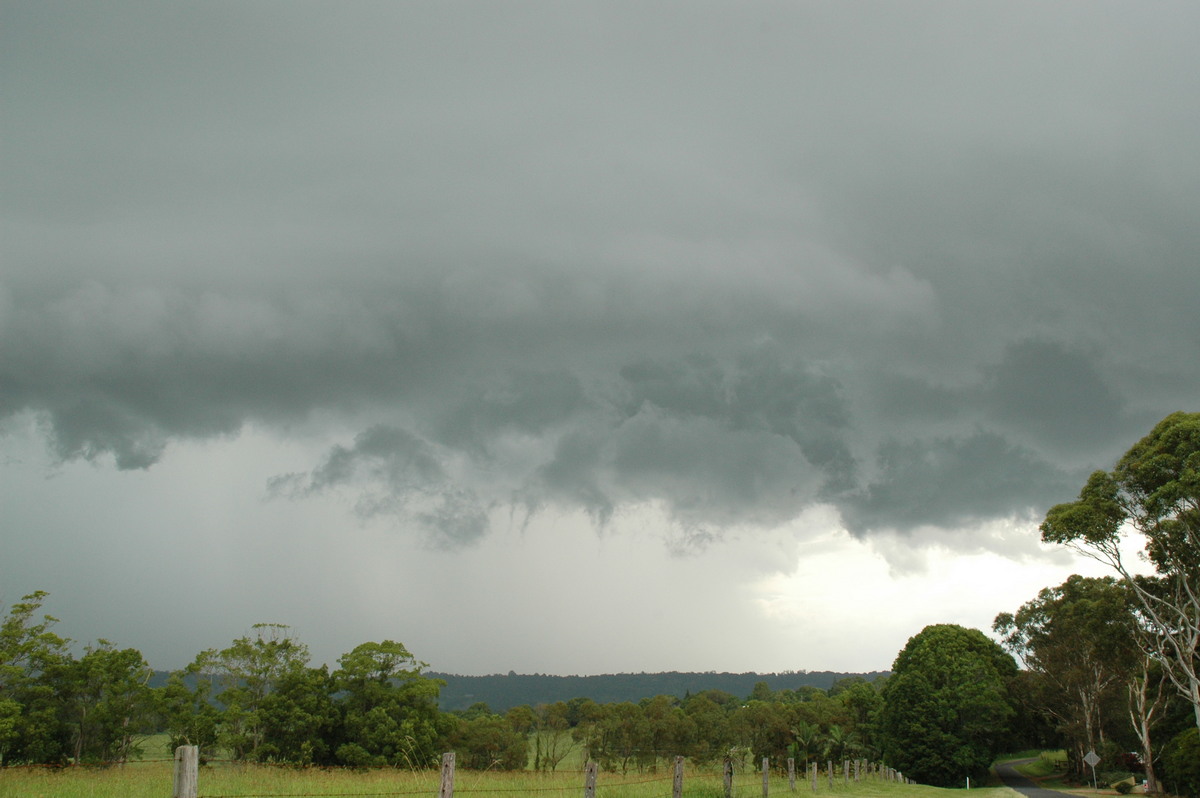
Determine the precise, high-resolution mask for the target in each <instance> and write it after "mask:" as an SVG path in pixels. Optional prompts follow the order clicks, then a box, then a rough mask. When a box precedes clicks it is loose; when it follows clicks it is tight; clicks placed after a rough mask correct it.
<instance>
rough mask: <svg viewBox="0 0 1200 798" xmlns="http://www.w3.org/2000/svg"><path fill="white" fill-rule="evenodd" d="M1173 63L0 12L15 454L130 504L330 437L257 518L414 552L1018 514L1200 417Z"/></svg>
mask: <svg viewBox="0 0 1200 798" xmlns="http://www.w3.org/2000/svg"><path fill="white" fill-rule="evenodd" d="M1097 8H1099V9H1100V10H1096V9H1097ZM1197 24H1200V18H1198V16H1197V11H1196V9H1195V8H1194V7H1192V6H1189V5H1170V4H1168V5H1163V6H1159V7H1157V8H1156V10H1155V11H1154V12H1148V11H1146V10H1144V9H1142V8H1134V7H1130V6H1123V5H1101V6H1095V5H1091V4H1089V5H1088V6H1076V5H1072V4H1063V5H1060V6H1055V7H1052V8H1047V7H1045V6H1044V5H1042V4H1025V3H1010V4H1005V5H1004V6H1003V7H999V6H997V7H995V8H986V7H972V6H966V5H963V4H957V3H928V4H926V3H917V4H915V5H907V6H887V5H880V6H872V7H871V8H870V13H863V7H861V6H851V5H828V4H816V3H812V4H807V3H764V4H759V5H755V6H752V7H741V6H738V7H734V6H733V5H730V4H721V3H716V4H705V3H699V4H688V5H687V7H686V8H684V7H682V6H661V5H655V4H641V3H639V4H629V5H621V4H617V5H609V4H601V5H595V6H578V5H562V4H557V3H550V4H526V3H517V4H505V5H503V6H498V5H486V4H485V5H479V4H474V5H470V6H465V7H459V6H454V5H450V6H445V5H442V4H405V5H395V6H391V5H369V4H367V5H357V4H352V5H351V6H349V7H347V8H345V9H343V8H342V7H339V8H338V9H337V10H333V9H331V8H330V7H328V6H322V5H318V4H313V5H309V4H303V3H297V4H290V3H289V4H272V3H261V4H252V5H218V4H204V5H185V6H160V5H154V4H144V5H142V4H138V5H126V4H115V5H112V6H106V7H105V8H104V9H100V8H99V7H97V6H94V5H91V4H79V5H50V6H47V5H44V4H32V3H30V4H20V3H17V4H9V6H7V7H6V9H5V11H4V24H3V25H0V37H3V38H2V40H0V72H2V73H3V74H4V75H5V83H4V91H5V104H6V107H7V108H8V109H10V112H9V113H6V114H4V116H3V119H2V120H0V125H2V126H3V127H2V129H0V130H2V134H3V139H2V141H3V147H4V150H3V153H4V154H3V157H4V164H3V165H4V175H5V185H6V190H5V192H3V194H2V196H0V240H2V241H4V242H5V243H4V245H3V246H4V250H5V251H4V253H3V257H4V263H3V271H2V272H0V420H3V419H5V418H11V417H14V416H16V415H17V414H20V413H23V412H28V413H32V414H34V415H36V416H37V417H38V419H39V420H40V421H41V423H42V424H43V426H44V429H45V431H46V434H47V439H48V441H49V444H50V446H51V447H52V449H53V451H54V452H55V453H56V454H57V455H58V456H59V457H60V458H62V459H64V460H69V459H74V458H86V459H89V460H95V461H103V460H104V459H105V458H108V457H111V458H113V461H114V462H115V465H116V467H117V468H119V469H145V468H151V467H154V466H155V464H157V463H159V462H160V461H161V460H162V459H163V458H164V457H169V453H170V444H171V442H172V441H177V440H206V439H211V438H214V437H221V436H233V435H236V434H237V433H238V432H239V431H241V430H244V429H245V428H246V427H247V426H248V425H254V426H256V427H258V428H261V429H266V430H269V431H270V432H271V434H274V435H279V436H291V435H298V434H300V433H298V432H297V431H296V430H297V429H298V428H299V427H302V426H303V425H305V424H312V425H321V424H324V423H328V422H329V420H330V419H336V420H337V424H338V429H339V430H345V429H347V428H349V429H350V430H352V431H351V432H350V433H341V434H342V435H344V436H345V437H344V438H343V439H342V443H341V444H339V445H335V446H332V447H331V448H329V450H328V452H327V454H326V456H325V457H324V459H322V460H320V461H319V462H316V463H313V464H312V465H311V467H310V468H307V469H304V468H303V467H302V470H301V471H300V472H298V473H296V474H291V475H287V476H285V477H282V478H280V479H278V480H276V481H275V482H273V483H272V484H273V486H274V490H275V492H276V494H277V495H283V496H292V497H295V498H296V499H297V500H298V501H303V500H304V497H305V496H309V497H316V496H326V495H334V494H336V495H345V496H346V497H347V499H348V500H349V502H350V503H351V505H352V506H353V507H354V508H355V510H356V512H358V514H359V515H360V516H362V517H364V518H375V519H379V518H391V519H395V520H396V526H397V527H399V528H407V527H410V526H415V527H417V528H419V529H420V530H421V531H422V534H424V535H426V536H428V537H429V538H430V539H431V540H432V541H434V542H435V543H436V544H438V545H454V544H461V543H469V542H470V541H473V540H478V539H479V537H480V536H481V535H483V534H484V533H485V531H486V529H487V526H488V514H489V512H491V511H492V510H494V509H496V508H502V507H513V506H517V507H524V508H527V509H531V510H536V509H537V508H540V507H545V506H548V505H551V504H560V505H565V506H567V507H572V508H582V509H584V510H586V511H587V512H588V513H590V514H591V515H592V517H593V518H595V519H596V520H597V522H599V523H605V522H607V521H609V520H611V519H612V518H613V517H614V516H615V515H616V514H618V513H619V512H620V511H621V510H622V509H623V508H626V507H631V506H641V505H654V506H656V507H661V508H663V509H664V510H665V512H666V513H667V514H668V516H669V517H670V518H672V520H674V521H675V522H676V523H677V524H679V525H680V526H681V527H683V528H684V529H685V530H690V531H686V532H685V537H686V536H688V535H690V536H691V538H690V539H694V540H698V541H700V540H703V539H705V537H706V536H710V535H714V534H719V533H720V530H721V529H724V528H729V527H733V526H738V525H771V524H778V523H781V522H784V521H787V520H788V519H791V518H795V517H797V516H798V515H799V513H801V512H802V511H803V510H804V509H805V508H808V507H811V506H812V505H813V504H815V503H830V504H832V505H834V506H835V507H837V508H838V509H840V510H841V511H842V513H843V516H844V519H845V522H846V523H847V525H848V526H849V527H850V528H851V529H853V530H854V531H855V532H857V533H860V534H868V533H869V532H870V531H872V530H882V529H891V530H901V531H905V530H912V529H915V528H917V527H921V526H943V527H955V526H958V525H969V524H972V523H976V522H980V521H984V520H987V519H991V518H999V517H1009V516H1013V515H1022V516H1024V515H1027V514H1036V512H1037V511H1039V509H1044V508H1045V506H1046V505H1047V504H1049V503H1052V502H1053V501H1055V500H1059V499H1061V498H1063V497H1064V496H1067V497H1069V495H1071V493H1072V492H1073V490H1074V487H1073V486H1074V481H1075V480H1076V478H1077V473H1078V472H1079V471H1080V470H1086V469H1087V468H1089V467H1100V466H1104V465H1107V464H1108V462H1110V461H1111V460H1112V459H1114V458H1115V456H1116V455H1117V454H1119V452H1120V451H1121V450H1122V449H1123V448H1124V447H1126V446H1128V444H1129V442H1130V441H1131V440H1132V439H1133V438H1134V437H1135V436H1136V435H1137V434H1139V432H1141V431H1142V430H1144V429H1148V428H1149V425H1150V424H1152V423H1153V422H1154V421H1155V420H1156V419H1157V418H1158V417H1161V416H1162V415H1164V414H1165V413H1167V412H1169V411H1171V410H1175V409H1179V408H1181V407H1183V408H1186V406H1187V404H1188V403H1189V402H1194V399H1195V396H1196V395H1197V386H1198V385H1200V364H1197V362H1196V360H1195V358H1193V357H1190V356H1189V355H1190V353H1192V352H1194V351H1196V350H1197V349H1198V348H1200V314H1196V313H1195V308H1196V307H1197V306H1198V305H1200V281H1197V280H1196V279H1195V276H1194V272H1195V264H1196V260H1197V254H1198V253H1200V233H1197V231H1196V226H1195V224H1194V219H1195V216H1196V210H1197V208H1198V207H1200V190H1198V189H1197V186H1200V180H1198V178H1200V159H1198V158H1197V156H1196V154H1195V147H1194V142H1195V141H1196V140H1197V139H1198V138H1200V114H1198V113H1197V105H1196V100H1195V98H1196V97H1197V96H1200V69H1196V68H1195V67H1196V64H1195V57H1194V49H1195V48H1194V46H1193V43H1192V42H1191V36H1190V31H1193V30H1195V29H1196V26H1197ZM1181 353H1184V354H1181ZM353 430H361V432H360V434H359V435H358V436H357V437H354V433H353ZM331 434H332V433H331ZM335 437H336V436H335ZM351 439H352V440H351ZM325 440H326V441H328V438H325Z"/></svg>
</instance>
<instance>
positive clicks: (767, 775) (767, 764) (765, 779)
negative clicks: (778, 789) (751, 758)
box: [763, 756, 771, 798]
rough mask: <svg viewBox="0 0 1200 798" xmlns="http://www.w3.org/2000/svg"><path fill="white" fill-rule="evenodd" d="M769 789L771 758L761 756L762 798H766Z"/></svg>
mask: <svg viewBox="0 0 1200 798" xmlns="http://www.w3.org/2000/svg"><path fill="white" fill-rule="evenodd" d="M770 790H771V760H769V759H767V758H766V757H765V756H764V757H763V798H767V795H769V794H770Z"/></svg>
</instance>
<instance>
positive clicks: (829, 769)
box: [825, 759, 833, 790]
mask: <svg viewBox="0 0 1200 798" xmlns="http://www.w3.org/2000/svg"><path fill="white" fill-rule="evenodd" d="M825 775H827V776H829V789H831V790H832V789H833V760H832V759H826V760H825Z"/></svg>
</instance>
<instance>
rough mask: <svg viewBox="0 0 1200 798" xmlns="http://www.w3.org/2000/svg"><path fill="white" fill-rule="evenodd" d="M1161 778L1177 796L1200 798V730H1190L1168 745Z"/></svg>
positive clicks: (1165, 750)
mask: <svg viewBox="0 0 1200 798" xmlns="http://www.w3.org/2000/svg"><path fill="white" fill-rule="evenodd" d="M1159 778H1160V779H1162V782H1163V785H1164V786H1165V787H1166V788H1167V790H1168V791H1169V792H1171V793H1174V794H1175V795H1182V796H1186V798H1200V730H1197V729H1188V730H1187V731H1185V732H1183V733H1181V734H1177V735H1175V737H1174V738H1173V739H1172V740H1171V742H1169V743H1167V745H1166V747H1164V748H1163V752H1162V765H1161V766H1160V767H1159Z"/></svg>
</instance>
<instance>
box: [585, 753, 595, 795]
mask: <svg viewBox="0 0 1200 798" xmlns="http://www.w3.org/2000/svg"><path fill="white" fill-rule="evenodd" d="M596 768H597V765H596V763H595V762H588V763H587V764H586V765H585V766H584V768H583V798H596Z"/></svg>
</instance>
